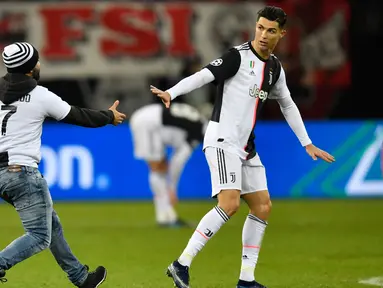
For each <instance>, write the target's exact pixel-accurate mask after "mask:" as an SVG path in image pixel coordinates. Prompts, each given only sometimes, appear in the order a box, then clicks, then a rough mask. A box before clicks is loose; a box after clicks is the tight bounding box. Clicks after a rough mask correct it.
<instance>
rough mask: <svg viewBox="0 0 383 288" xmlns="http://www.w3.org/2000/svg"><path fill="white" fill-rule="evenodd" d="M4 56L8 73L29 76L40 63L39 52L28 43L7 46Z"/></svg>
mask: <svg viewBox="0 0 383 288" xmlns="http://www.w3.org/2000/svg"><path fill="white" fill-rule="evenodd" d="M2 56H3V62H4V65H5V67H6V68H7V71H8V73H21V74H27V73H29V72H31V70H32V69H33V68H35V66H36V64H37V62H38V61H39V52H38V51H37V50H36V48H35V47H33V46H32V45H31V44H29V43H26V42H16V43H13V44H11V45H8V46H6V47H5V48H4V51H3V53H2Z"/></svg>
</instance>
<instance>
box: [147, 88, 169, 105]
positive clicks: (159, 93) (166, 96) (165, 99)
mask: <svg viewBox="0 0 383 288" xmlns="http://www.w3.org/2000/svg"><path fill="white" fill-rule="evenodd" d="M150 91H152V93H153V94H155V95H156V96H157V97H159V98H161V100H162V102H163V103H164V104H165V107H166V108H169V107H170V101H171V98H170V94H169V93H168V92H165V91H162V90H160V89H158V88H156V87H154V86H153V85H150Z"/></svg>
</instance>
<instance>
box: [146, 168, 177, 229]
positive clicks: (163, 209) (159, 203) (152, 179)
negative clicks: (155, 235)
mask: <svg viewBox="0 0 383 288" xmlns="http://www.w3.org/2000/svg"><path fill="white" fill-rule="evenodd" d="M166 176H167V175H166V174H165V173H158V172H153V171H151V172H150V174H149V183H150V189H151V190H152V193H153V196H154V206H155V212H156V220H157V222H158V223H160V224H167V223H173V222H175V221H176V220H177V213H176V211H175V210H174V208H173V207H172V205H171V203H170V197H169V191H168V186H167V178H166Z"/></svg>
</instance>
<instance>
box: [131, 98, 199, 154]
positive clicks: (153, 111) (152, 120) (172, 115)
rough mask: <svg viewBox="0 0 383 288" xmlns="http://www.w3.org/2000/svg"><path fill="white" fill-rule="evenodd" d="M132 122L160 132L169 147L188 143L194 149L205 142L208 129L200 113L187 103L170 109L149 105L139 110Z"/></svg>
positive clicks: (134, 114) (175, 105)
mask: <svg viewBox="0 0 383 288" xmlns="http://www.w3.org/2000/svg"><path fill="white" fill-rule="evenodd" d="M133 119H134V120H133ZM130 120H131V121H134V122H135V123H137V122H139V123H140V124H139V125H140V126H141V127H143V128H146V127H148V128H150V129H151V130H155V131H156V132H159V133H160V135H161V139H162V141H163V143H164V144H166V145H169V146H172V144H175V142H180V141H181V142H182V141H187V142H188V143H189V144H190V145H192V146H193V147H194V146H196V145H198V144H200V143H201V142H202V141H203V137H204V132H205V129H206V121H205V120H204V119H203V117H202V115H201V114H200V113H199V111H198V110H197V109H196V108H194V107H193V106H191V105H188V104H186V103H172V105H171V106H170V108H169V109H167V108H165V107H164V105H162V104H159V103H155V104H149V105H146V106H143V107H141V108H139V109H137V110H136V111H135V112H134V113H133V114H132V117H131V119H130ZM136 125H137V124H136Z"/></svg>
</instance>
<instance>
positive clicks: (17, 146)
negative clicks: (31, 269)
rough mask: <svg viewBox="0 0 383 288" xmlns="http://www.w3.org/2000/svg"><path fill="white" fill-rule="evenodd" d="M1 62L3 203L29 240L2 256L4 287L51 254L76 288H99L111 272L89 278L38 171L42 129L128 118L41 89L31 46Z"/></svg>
mask: <svg viewBox="0 0 383 288" xmlns="http://www.w3.org/2000/svg"><path fill="white" fill-rule="evenodd" d="M2 57H3V62H4V65H5V67H6V68H7V72H8V73H7V74H6V75H5V76H4V77H2V78H0V123H1V134H0V197H1V198H3V199H4V200H6V201H7V202H8V203H10V204H11V205H12V206H13V207H14V208H15V210H16V211H17V213H18V214H19V217H20V220H21V222H22V224H23V227H24V230H25V234H24V235H22V236H21V237H19V238H17V239H16V240H14V241H13V242H12V243H11V244H9V245H8V246H7V247H5V248H4V249H3V250H1V251H0V283H1V282H5V281H6V279H5V278H4V276H5V272H6V270H9V269H11V268H12V267H13V266H15V265H16V264H18V263H20V262H22V261H24V260H26V259H28V258H29V257H31V256H33V255H35V254H37V253H40V252H41V251H43V250H45V249H48V248H49V250H50V252H51V253H52V255H53V256H54V258H55V260H56V262H57V263H58V264H59V265H60V267H61V269H62V270H64V271H65V272H66V274H67V275H68V278H69V280H70V281H71V282H72V284H73V285H75V286H77V287H82V288H96V287H99V286H100V285H101V283H103V282H104V281H105V278H106V273H107V271H106V269H105V268H104V267H102V266H99V267H97V268H96V270H95V271H92V272H89V267H88V266H87V265H83V264H82V263H80V261H79V260H78V259H77V258H76V257H75V256H74V255H73V253H72V251H71V249H70V247H69V245H68V243H67V242H66V240H65V237H64V234H63V229H62V226H61V223H60V219H59V217H58V215H57V213H56V211H55V210H54V208H53V202H52V198H51V195H50V192H49V189H48V185H47V182H46V181H45V179H44V177H43V176H42V175H41V173H40V171H39V170H38V164H39V162H40V160H41V153H40V146H41V134H42V126H43V122H44V120H45V118H47V117H52V118H54V119H56V120H57V121H62V122H65V123H69V124H74V125H78V126H84V127H94V128H96V127H102V126H105V125H107V124H113V125H118V124H121V123H122V121H123V120H124V119H125V118H126V116H125V115H124V114H122V113H120V112H118V111H117V109H116V108H117V105H118V101H116V102H115V103H114V104H113V105H112V106H111V107H110V108H109V109H108V110H106V111H98V110H91V109H86V108H79V107H75V106H70V105H69V104H68V103H67V102H65V101H63V100H62V99H61V98H60V97H59V96H57V95H56V94H54V93H52V92H50V91H49V90H48V89H47V88H45V87H42V86H40V85H38V84H37V82H38V80H39V78H40V62H39V53H38V51H37V50H36V49H35V48H34V47H33V46H32V45H31V44H29V43H25V42H17V43H14V44H11V45H8V46H6V47H5V48H4V51H3V53H2ZM2 221H6V219H2ZM37 286H39V285H37Z"/></svg>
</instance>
